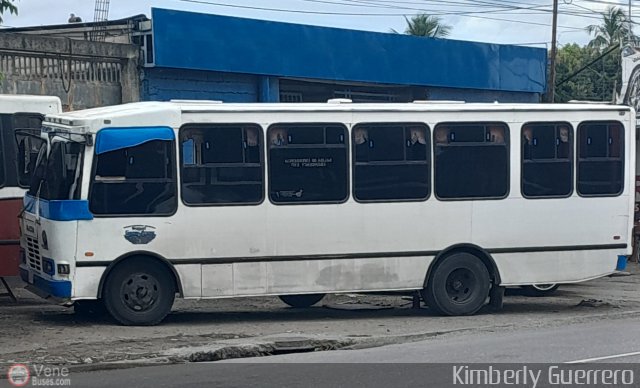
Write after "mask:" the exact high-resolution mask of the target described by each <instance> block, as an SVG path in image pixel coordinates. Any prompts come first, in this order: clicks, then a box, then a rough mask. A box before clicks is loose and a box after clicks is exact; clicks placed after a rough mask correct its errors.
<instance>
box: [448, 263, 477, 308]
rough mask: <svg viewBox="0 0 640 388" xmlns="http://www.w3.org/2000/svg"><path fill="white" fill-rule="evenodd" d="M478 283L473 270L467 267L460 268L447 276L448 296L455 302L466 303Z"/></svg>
mask: <svg viewBox="0 0 640 388" xmlns="http://www.w3.org/2000/svg"><path fill="white" fill-rule="evenodd" d="M476 284H477V281H476V278H475V276H474V274H473V272H471V271H470V270H468V269H466V268H458V269H456V270H454V271H452V272H451V273H450V274H449V276H448V277H447V282H446V291H447V296H448V297H449V300H451V302H453V303H465V302H466V301H467V300H468V299H469V298H471V296H472V294H473V292H474V290H475V287H476Z"/></svg>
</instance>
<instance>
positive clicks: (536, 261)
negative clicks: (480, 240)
mask: <svg viewBox="0 0 640 388" xmlns="http://www.w3.org/2000/svg"><path fill="white" fill-rule="evenodd" d="M620 252H621V250H620V249H603V250H591V251H568V252H535V253H519V254H518V259H517V260H515V259H514V258H513V254H509V253H495V254H493V255H492V257H493V259H494V260H495V262H496V265H497V266H498V269H499V270H500V276H501V277H502V282H501V285H503V286H518V285H528V284H531V283H532V282H531V274H532V273H534V274H535V275H536V283H538V284H550V283H577V282H583V281H586V280H591V279H596V278H599V277H602V276H607V275H610V274H612V273H614V272H615V271H616V261H617V258H618V255H620V254H621V253H620Z"/></svg>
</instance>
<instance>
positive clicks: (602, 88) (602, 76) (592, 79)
mask: <svg viewBox="0 0 640 388" xmlns="http://www.w3.org/2000/svg"><path fill="white" fill-rule="evenodd" d="M601 16H602V22H601V23H600V24H593V25H590V26H587V27H586V30H587V32H588V33H589V34H591V35H593V39H592V40H591V41H590V42H589V44H587V45H586V46H584V47H581V46H579V45H577V44H575V43H574V44H569V45H566V46H564V47H561V48H560V49H559V50H558V55H557V57H556V85H557V84H558V83H560V82H562V81H564V80H566V79H567V78H569V80H567V81H566V82H563V83H562V84H561V85H559V86H557V87H556V102H566V101H568V100H592V101H612V100H613V94H614V90H620V86H621V85H622V68H621V66H620V55H621V54H620V47H621V46H622V44H623V43H624V42H627V41H628V40H629V37H631V40H632V41H634V42H637V41H638V37H637V36H635V35H633V34H629V29H628V23H627V17H626V15H625V13H624V12H623V11H622V10H621V9H620V8H617V7H608V8H607V9H606V10H605V11H604V12H602V14H601ZM612 47H617V48H616V49H615V50H613V51H612V52H610V53H609V54H607V55H605V56H604V57H602V58H601V59H599V60H597V61H596V62H595V63H593V64H591V65H590V66H588V67H587V68H586V69H584V70H583V71H581V72H580V73H579V74H575V73H576V72H578V71H579V70H581V69H582V68H584V67H585V66H586V65H587V64H589V63H590V62H593V61H594V60H596V59H597V58H598V57H600V56H601V55H602V53H604V52H606V51H607V50H609V49H610V48H612ZM574 74H575V75H574Z"/></svg>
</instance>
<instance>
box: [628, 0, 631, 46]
mask: <svg viewBox="0 0 640 388" xmlns="http://www.w3.org/2000/svg"><path fill="white" fill-rule="evenodd" d="M628 17H629V19H628V20H627V22H628V23H627V24H628V26H629V31H627V34H628V35H629V44H631V36H632V34H631V0H629V16H628Z"/></svg>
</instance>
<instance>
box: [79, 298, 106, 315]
mask: <svg viewBox="0 0 640 388" xmlns="http://www.w3.org/2000/svg"><path fill="white" fill-rule="evenodd" d="M73 311H74V312H75V313H76V314H78V315H83V316H87V317H101V316H104V315H106V314H107V309H106V308H105V307H104V303H102V299H97V300H76V301H75V302H73Z"/></svg>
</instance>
